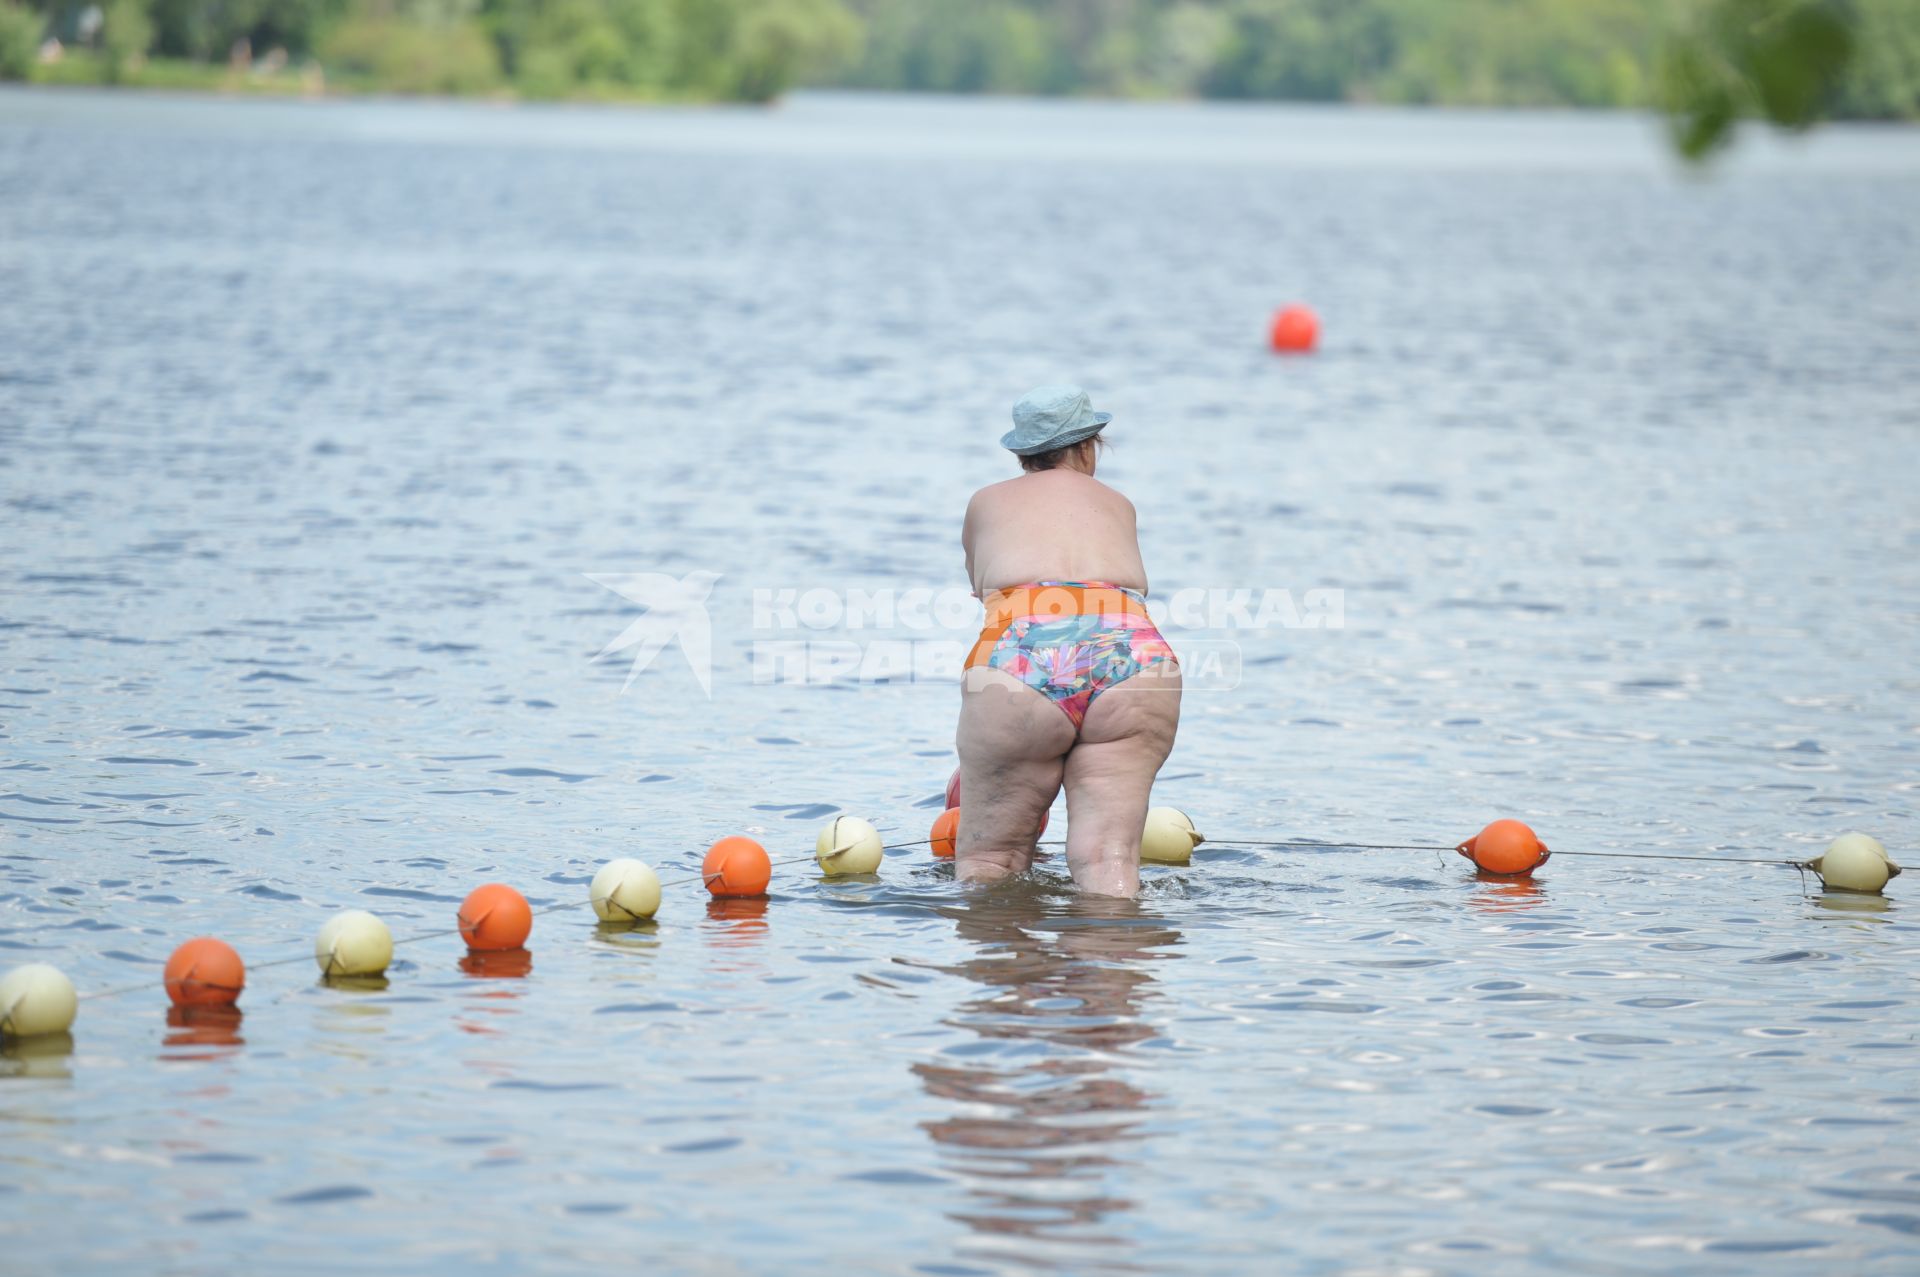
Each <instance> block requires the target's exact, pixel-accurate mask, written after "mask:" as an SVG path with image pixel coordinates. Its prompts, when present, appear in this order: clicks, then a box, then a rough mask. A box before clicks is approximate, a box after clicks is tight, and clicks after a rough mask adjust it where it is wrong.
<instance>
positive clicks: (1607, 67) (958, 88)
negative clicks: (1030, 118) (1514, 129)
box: [836, 0, 1920, 119]
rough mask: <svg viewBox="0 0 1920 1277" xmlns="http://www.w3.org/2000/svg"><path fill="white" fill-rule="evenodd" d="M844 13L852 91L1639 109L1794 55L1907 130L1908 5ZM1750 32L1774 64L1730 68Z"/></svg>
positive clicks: (1813, 2)
mask: <svg viewBox="0 0 1920 1277" xmlns="http://www.w3.org/2000/svg"><path fill="white" fill-rule="evenodd" d="M847 2H848V4H849V5H850V6H851V7H852V9H853V10H854V12H855V13H857V14H858V15H859V17H860V19H861V20H862V21H863V23H864V24H865V26H866V44H865V52H864V53H863V55H862V56H861V57H860V59H859V60H858V61H857V62H854V63H852V64H850V65H849V66H848V68H847V70H846V71H845V72H844V73H843V74H842V75H840V76H839V77H838V78H837V81H836V82H838V83H842V84H848V85H857V86H861V87H867V88H910V89H929V90H936V91H942V92H951V93H974V92H1004V93H1091V94H1103V95H1118V96H1128V97H1132V96H1192V95H1199V96H1206V97H1222V98H1280V99H1291V100H1304V101H1325V102H1383V103H1403V104H1437V103H1445V104H1454V105H1484V106H1594V107H1640V106H1654V105H1660V104H1663V103H1665V102H1667V101H1668V100H1669V94H1670V93H1672V92H1674V91H1676V89H1677V86H1676V84H1675V79H1676V76H1679V77H1681V78H1684V76H1685V75H1686V73H1687V72H1686V69H1685V68H1679V67H1676V65H1675V64H1676V63H1681V62H1685V61H1686V60H1687V59H1689V58H1692V59H1693V60H1694V66H1693V73H1694V74H1697V75H1704V74H1707V72H1705V71H1703V70H1702V67H1703V66H1707V65H1711V66H1713V67H1717V68H1718V70H1719V72H1720V73H1722V79H1723V80H1725V79H1728V78H1731V77H1733V76H1735V75H1736V74H1737V75H1742V76H1748V77H1758V79H1759V81H1762V82H1764V81H1765V79H1766V78H1767V76H1768V75H1770V74H1773V73H1775V72H1776V71H1779V72H1781V73H1783V74H1784V73H1786V71H1788V70H1790V69H1791V67H1792V66H1794V65H1796V64H1797V59H1799V57H1800V55H1801V54H1802V53H1804V54H1805V55H1806V62H1807V64H1808V65H1809V66H1811V67H1814V68H1817V69H1818V70H1819V74H1818V75H1817V76H1816V77H1815V79H1816V81H1817V86H1818V93H1817V96H1818V97H1819V99H1820V100H1819V103H1818V105H1819V106H1820V107H1821V108H1822V109H1823V110H1824V112H1825V113H1826V114H1831V115H1837V116H1846V117H1863V118H1889V119H1891V118H1909V119H1910V118H1915V117H1920V0H967V2H966V3H955V2H954V0H847ZM1783 15H1784V16H1783ZM1807 15H1812V20H1811V21H1807V20H1805V19H1806V18H1807ZM1830 25H1831V26H1838V27H1841V28H1844V29H1846V30H1848V31H1852V32H1855V33H1856V35H1855V37H1854V39H1853V40H1852V50H1851V51H1852V53H1853V56H1851V57H1846V58H1842V59H1840V63H1841V64H1840V65H1834V64H1833V61H1832V58H1831V56H1830V55H1831V48H1830V47H1829V46H1828V45H1827V44H1823V43H1822V42H1823V41H1828V40H1829V39H1830V35H1831V32H1830V29H1829V26H1830ZM1756 28H1758V29H1760V30H1762V31H1767V30H1772V29H1774V28H1780V29H1781V30H1782V31H1783V35H1782V37H1781V38H1780V39H1779V40H1778V41H1776V44H1777V45H1778V52H1779V53H1780V54H1781V55H1782V57H1781V59H1779V61H1781V62H1782V63H1783V66H1782V67H1774V66H1773V65H1771V64H1767V63H1764V62H1763V63H1762V64H1759V65H1755V64H1752V63H1751V62H1747V63H1741V61H1740V59H1741V56H1742V50H1741V47H1740V46H1741V45H1742V43H1743V42H1744V43H1745V44H1748V45H1751V44H1756V43H1765V39H1764V38H1763V37H1752V38H1750V37H1749V35H1748V33H1749V32H1750V31H1751V30H1752V29H1756ZM1723 87H1725V85H1724V84H1723ZM1736 96H1737V94H1736ZM1743 105H1751V104H1750V103H1744V102H1743Z"/></svg>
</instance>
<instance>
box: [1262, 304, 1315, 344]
mask: <svg viewBox="0 0 1920 1277" xmlns="http://www.w3.org/2000/svg"><path fill="white" fill-rule="evenodd" d="M1267 335H1268V338H1269V340H1271V341H1272V342H1273V348H1274V349H1275V350H1278V351H1283V352H1285V353H1287V354H1290V355H1300V354H1305V353H1306V352H1307V351H1309V350H1312V349H1313V348H1314V347H1315V346H1316V345H1318V344H1319V343H1320V317H1319V316H1318V315H1316V314H1314V313H1313V311H1312V310H1311V309H1309V308H1308V307H1306V306H1299V305H1294V306H1287V307H1283V308H1282V309H1280V310H1278V311H1276V312H1274V316H1273V327H1272V329H1271V330H1269V332H1268V334H1267Z"/></svg>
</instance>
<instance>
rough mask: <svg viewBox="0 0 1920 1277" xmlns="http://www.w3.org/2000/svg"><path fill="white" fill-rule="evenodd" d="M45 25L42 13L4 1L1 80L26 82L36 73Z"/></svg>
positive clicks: (0, 33)
mask: <svg viewBox="0 0 1920 1277" xmlns="http://www.w3.org/2000/svg"><path fill="white" fill-rule="evenodd" d="M43 25H44V24H43V23H42V22H41V20H40V15H39V14H37V13H29V12H28V11H27V10H25V9H23V8H21V7H20V6H19V5H16V4H10V3H7V0H0V80H24V79H26V78H27V77H28V76H30V75H32V74H33V64H34V61H35V59H36V58H37V57H38V56H39V52H40V31H41V28H42V26H43Z"/></svg>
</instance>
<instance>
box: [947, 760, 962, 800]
mask: <svg viewBox="0 0 1920 1277" xmlns="http://www.w3.org/2000/svg"><path fill="white" fill-rule="evenodd" d="M959 805H960V769H959V768H958V767H956V768H954V769H953V776H952V778H951V779H949V780H948V781H947V806H949V807H958V806H959Z"/></svg>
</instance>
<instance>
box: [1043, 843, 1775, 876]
mask: <svg viewBox="0 0 1920 1277" xmlns="http://www.w3.org/2000/svg"><path fill="white" fill-rule="evenodd" d="M1207 843H1208V845H1209V846H1214V847H1298V848H1307V849H1309V850H1317V851H1458V850H1459V848H1458V847H1457V846H1454V847H1448V846H1442V845H1441V844H1439V843H1412V842H1310V841H1306V840H1304V839H1292V840H1266V841H1263V840H1261V839H1256V838H1209V839H1207ZM1048 845H1050V846H1059V845H1061V844H1058V843H1052V844H1048ZM1553 854H1554V855H1556V856H1594V857H1597V858H1599V859H1602V860H1697V861H1700V862H1701V863H1703V864H1713V865H1785V866H1786V867H1787V868H1789V869H1810V868H1812V864H1811V863H1810V862H1808V861H1804V860H1762V859H1758V858H1755V857H1752V856H1687V855H1677V854H1669V853H1667V852H1662V851H1558V850H1557V851H1555V852H1554V853H1553Z"/></svg>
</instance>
